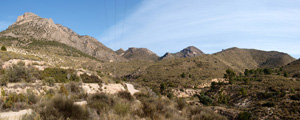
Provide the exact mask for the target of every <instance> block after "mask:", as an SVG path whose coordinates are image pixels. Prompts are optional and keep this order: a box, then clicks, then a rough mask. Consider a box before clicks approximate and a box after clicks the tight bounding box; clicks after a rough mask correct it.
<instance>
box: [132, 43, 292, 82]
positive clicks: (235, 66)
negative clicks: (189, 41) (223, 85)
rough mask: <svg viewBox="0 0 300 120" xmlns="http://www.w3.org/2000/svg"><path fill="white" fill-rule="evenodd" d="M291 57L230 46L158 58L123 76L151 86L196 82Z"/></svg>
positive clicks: (283, 62) (273, 64)
mask: <svg viewBox="0 0 300 120" xmlns="http://www.w3.org/2000/svg"><path fill="white" fill-rule="evenodd" d="M293 60H295V59H294V58H292V57H291V56H289V55H288V54H285V53H280V52H275V51H272V52H267V51H260V50H254V49H239V48H231V49H227V50H224V51H221V52H219V53H216V54H212V55H201V56H196V57H188V58H177V59H166V60H161V61H159V62H156V63H154V64H152V65H150V66H148V67H147V68H145V69H143V70H139V71H138V72H134V73H132V74H130V75H127V76H126V77H128V78H132V79H136V80H137V81H139V82H141V84H145V85H150V86H152V85H158V84H159V83H162V82H171V83H174V84H177V85H197V84H200V83H202V82H203V81H205V80H210V79H213V78H222V77H223V75H224V73H225V71H226V69H232V70H234V71H235V72H237V73H239V72H244V71H245V69H256V68H260V67H263V68H264V67H268V68H275V67H278V66H283V65H286V64H288V63H289V62H291V61H293ZM137 73H138V74H137ZM145 81H146V82H145Z"/></svg>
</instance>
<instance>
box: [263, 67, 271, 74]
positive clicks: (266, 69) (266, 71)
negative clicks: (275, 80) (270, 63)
mask: <svg viewBox="0 0 300 120" xmlns="http://www.w3.org/2000/svg"><path fill="white" fill-rule="evenodd" d="M264 73H265V74H266V75H270V74H272V73H273V70H272V69H268V68H265V69H264Z"/></svg>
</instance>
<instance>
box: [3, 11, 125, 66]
mask: <svg viewBox="0 0 300 120" xmlns="http://www.w3.org/2000/svg"><path fill="white" fill-rule="evenodd" d="M0 36H10V37H14V38H18V39H23V40H30V39H35V40H42V41H57V42H60V43H63V44H66V45H68V46H71V47H74V48H76V49H78V50H80V51H82V52H84V53H86V54H88V55H91V56H93V57H95V58H97V59H99V60H102V61H110V60H114V61H123V60H125V59H124V58H122V57H120V56H118V55H117V54H116V53H115V52H114V51H113V50H111V49H110V48H108V47H106V46H104V45H103V44H102V43H100V42H99V41H98V40H96V39H95V38H93V37H90V36H81V35H78V34H77V33H75V32H74V31H72V30H71V29H69V28H67V27H64V26H62V25H60V24H55V23H54V22H53V20H52V19H51V18H50V19H47V18H41V17H39V16H38V15H36V14H34V13H30V12H26V13H25V14H24V15H21V16H19V17H18V19H17V21H16V22H15V23H13V24H12V25H11V26H9V27H8V29H7V30H5V31H2V32H1V33H0Z"/></svg>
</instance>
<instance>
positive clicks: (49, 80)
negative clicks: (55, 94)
mask: <svg viewBox="0 0 300 120" xmlns="http://www.w3.org/2000/svg"><path fill="white" fill-rule="evenodd" d="M42 81H43V83H44V84H45V85H47V86H54V84H55V79H54V78H53V77H46V78H44V79H43V80H42Z"/></svg>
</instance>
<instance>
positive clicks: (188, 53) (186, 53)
mask: <svg viewBox="0 0 300 120" xmlns="http://www.w3.org/2000/svg"><path fill="white" fill-rule="evenodd" d="M203 54H204V53H203V52H202V51H201V50H199V49H198V48H196V47H194V46H189V47H187V48H184V49H183V50H181V51H180V52H177V53H166V54H165V55H163V56H162V57H160V59H162V60H163V59H173V58H186V57H195V56H200V55H203Z"/></svg>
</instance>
